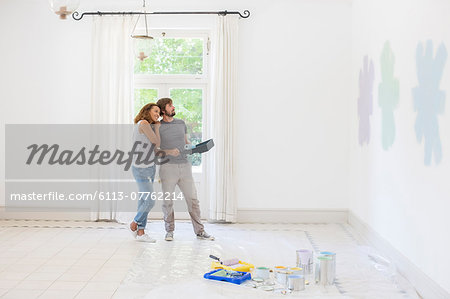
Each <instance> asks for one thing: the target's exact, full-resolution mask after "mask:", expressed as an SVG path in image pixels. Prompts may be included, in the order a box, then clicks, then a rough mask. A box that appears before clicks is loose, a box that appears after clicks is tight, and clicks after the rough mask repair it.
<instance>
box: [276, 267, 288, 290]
mask: <svg viewBox="0 0 450 299" xmlns="http://www.w3.org/2000/svg"><path fill="white" fill-rule="evenodd" d="M291 274H292V272H290V271H286V270H277V271H275V278H276V279H277V281H278V283H279V284H281V285H283V286H285V285H286V284H287V282H288V276H289V275H291Z"/></svg>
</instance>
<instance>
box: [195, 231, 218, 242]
mask: <svg viewBox="0 0 450 299" xmlns="http://www.w3.org/2000/svg"><path fill="white" fill-rule="evenodd" d="M197 239H200V240H211V241H214V237H213V236H211V235H209V234H208V233H207V232H205V231H203V232H201V233H199V234H198V235H197Z"/></svg>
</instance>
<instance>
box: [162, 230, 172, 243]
mask: <svg viewBox="0 0 450 299" xmlns="http://www.w3.org/2000/svg"><path fill="white" fill-rule="evenodd" d="M164 240H166V241H173V232H168V233H167V234H166V237H165V238H164Z"/></svg>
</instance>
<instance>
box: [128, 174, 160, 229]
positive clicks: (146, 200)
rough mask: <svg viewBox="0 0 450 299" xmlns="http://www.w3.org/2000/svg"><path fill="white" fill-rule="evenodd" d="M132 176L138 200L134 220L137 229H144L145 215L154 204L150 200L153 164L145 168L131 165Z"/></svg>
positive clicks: (153, 176) (145, 223)
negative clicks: (137, 190)
mask: <svg viewBox="0 0 450 299" xmlns="http://www.w3.org/2000/svg"><path fill="white" fill-rule="evenodd" d="M131 169H132V171H133V176H134V178H135V179H136V182H137V184H138V187H139V192H141V193H139V201H138V209H137V214H136V217H134V222H136V223H137V226H138V229H145V226H146V225H147V216H148V213H149V212H150V210H151V209H152V208H153V206H154V205H155V201H154V200H152V196H151V195H152V193H153V181H154V179H155V165H153V166H150V167H145V168H140V167H134V166H132V167H131Z"/></svg>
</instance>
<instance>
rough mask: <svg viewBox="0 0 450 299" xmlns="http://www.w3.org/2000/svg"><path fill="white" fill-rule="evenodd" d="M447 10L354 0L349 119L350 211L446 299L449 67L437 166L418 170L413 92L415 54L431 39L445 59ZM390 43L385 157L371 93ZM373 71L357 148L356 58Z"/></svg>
mask: <svg viewBox="0 0 450 299" xmlns="http://www.w3.org/2000/svg"><path fill="white" fill-rule="evenodd" d="M449 11H450V3H449V2H448V1H440V0H414V1H411V0H402V1H390V0H372V1H366V0H355V1H354V2H353V26H352V28H353V62H352V87H353V89H352V91H353V92H352V97H351V102H350V116H351V125H350V128H351V134H350V143H351V175H350V194H351V196H350V198H351V202H350V209H351V211H352V212H353V213H355V214H356V216H357V217H359V218H360V219H363V220H364V221H365V222H367V224H368V225H369V226H370V227H372V228H373V229H374V230H375V231H376V232H377V233H379V234H380V235H381V236H382V237H383V238H385V239H386V240H387V241H388V242H390V243H391V244H392V245H393V246H394V247H395V248H396V249H397V250H399V251H400V252H401V253H402V254H404V255H405V256H406V257H407V258H408V259H409V260H410V261H411V262H413V263H414V264H415V265H417V266H418V267H419V268H420V269H421V270H422V271H423V272H424V273H426V274H427V275H428V276H429V277H430V278H432V279H433V280H435V281H436V282H437V283H438V284H440V285H441V286H442V287H443V288H444V289H445V290H446V291H447V292H450V279H449V273H448V269H449V267H450V261H449V259H448V248H450V234H449V233H448V229H449V227H450V218H449V217H448V210H449V209H450V201H449V194H450V185H449V184H448V178H449V177H450V118H449V113H448V109H449V105H448V104H449V101H450V61H449V58H447V62H446V66H445V69H444V73H443V77H442V81H441V84H440V88H441V89H442V90H444V91H445V92H446V105H445V106H446V108H445V110H446V111H445V112H444V114H443V115H440V116H439V117H438V119H439V130H440V138H441V142H442V154H443V158H442V161H441V162H440V163H439V164H436V163H435V162H434V160H433V161H432V163H431V165H430V166H426V165H425V163H424V144H423V142H422V143H419V142H418V141H417V139H416V135H415V130H414V125H415V121H416V116H417V112H415V111H414V105H413V97H412V88H413V87H416V86H417V84H418V79H417V71H416V60H415V59H416V48H417V44H418V42H425V41H426V40H428V39H431V40H432V41H433V44H434V51H436V49H437V47H438V45H439V44H440V43H444V44H445V45H446V46H447V51H450V26H449V25H450V22H449V21H448V12H449ZM387 40H389V41H390V44H391V47H392V50H393V52H394V55H395V70H394V74H395V76H396V77H397V78H398V79H399V82H400V85H399V86H400V98H399V104H398V106H397V108H396V109H395V110H394V116H395V125H396V138H395V142H394V144H393V146H392V147H391V148H390V149H389V150H387V151H386V150H384V149H383V148H382V143H381V138H382V137H381V134H382V130H381V109H380V107H379V105H378V85H379V83H380V80H381V74H380V55H381V51H382V49H383V45H384V43H385V41H387ZM365 55H368V56H369V57H370V58H372V59H373V62H374V66H375V81H374V92H373V96H374V101H373V115H372V116H371V120H370V121H371V126H370V128H371V139H370V143H369V144H368V145H364V146H360V145H359V143H358V125H359V123H358V114H357V98H358V95H359V87H358V76H359V71H360V68H361V66H362V61H363V57H364V56H365Z"/></svg>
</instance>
